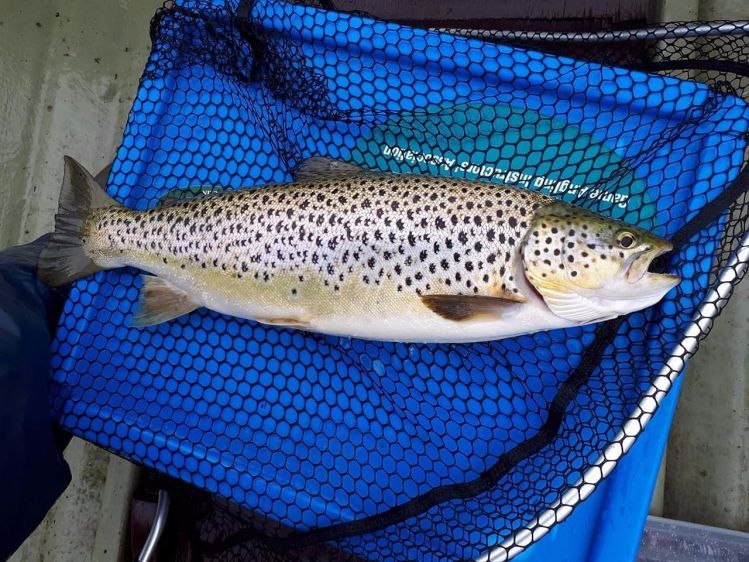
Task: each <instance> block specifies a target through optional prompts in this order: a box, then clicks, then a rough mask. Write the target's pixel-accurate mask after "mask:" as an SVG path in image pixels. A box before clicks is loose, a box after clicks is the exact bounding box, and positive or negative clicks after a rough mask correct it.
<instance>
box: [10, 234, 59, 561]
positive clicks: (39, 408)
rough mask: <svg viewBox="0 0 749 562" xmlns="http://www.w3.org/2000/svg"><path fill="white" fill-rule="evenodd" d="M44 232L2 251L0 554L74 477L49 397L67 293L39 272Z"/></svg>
mask: <svg viewBox="0 0 749 562" xmlns="http://www.w3.org/2000/svg"><path fill="white" fill-rule="evenodd" d="M45 238H46V237H42V238H40V239H38V240H36V241H35V242H33V243H31V244H27V245H25V246H17V247H14V248H9V249H7V250H3V251H0V560H5V559H6V558H8V557H9V556H10V555H11V554H12V553H13V552H14V551H15V550H16V549H17V548H18V547H19V546H20V545H21V543H23V541H24V540H25V539H26V537H27V536H28V535H29V534H30V533H31V532H32V531H33V530H34V529H35V528H36V526H37V525H38V524H39V523H40V522H41V521H42V519H43V518H44V516H45V515H46V513H47V511H48V510H49V509H50V508H51V507H52V505H53V504H54V502H55V500H56V499H57V498H58V497H59V495H60V494H61V493H62V492H63V490H65V488H66V487H67V485H68V483H69V482H70V470H69V468H68V465H67V463H66V462H65V460H64V459H63V458H62V453H61V451H60V450H59V449H58V446H56V444H55V439H54V436H53V427H52V425H53V424H52V420H51V417H50V411H49V403H48V400H49V398H48V392H47V387H48V380H49V373H50V361H49V360H50V342H51V338H52V333H53V331H54V327H55V326H56V325H57V319H58V317H59V313H60V310H61V306H62V302H63V300H64V295H63V294H60V293H59V292H57V291H53V290H52V289H50V288H48V287H46V286H45V285H44V284H42V283H41V282H40V281H39V280H38V279H37V278H36V259H37V257H38V255H39V252H40V251H41V249H42V247H43V246H44V242H45Z"/></svg>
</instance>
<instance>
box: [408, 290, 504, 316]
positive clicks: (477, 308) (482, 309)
mask: <svg viewBox="0 0 749 562" xmlns="http://www.w3.org/2000/svg"><path fill="white" fill-rule="evenodd" d="M421 302H423V303H424V304H425V305H426V306H427V307H428V308H429V309H430V310H431V311H432V312H434V313H435V314H438V315H440V316H442V317H443V318H447V319H448V320H454V321H456V322H461V321H464V320H478V319H487V320H488V319H492V318H497V317H499V316H501V315H502V312H503V311H504V310H506V309H507V307H508V306H512V305H517V304H519V303H517V302H515V301H510V300H506V299H501V298H497V297H484V296H470V295H424V296H422V297H421Z"/></svg>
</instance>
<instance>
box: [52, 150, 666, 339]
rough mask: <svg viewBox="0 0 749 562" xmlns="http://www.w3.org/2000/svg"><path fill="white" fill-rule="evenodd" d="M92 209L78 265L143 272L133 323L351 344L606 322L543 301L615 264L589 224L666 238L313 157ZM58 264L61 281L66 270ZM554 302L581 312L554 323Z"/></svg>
mask: <svg viewBox="0 0 749 562" xmlns="http://www.w3.org/2000/svg"><path fill="white" fill-rule="evenodd" d="M69 165H74V163H72V164H70V163H69ZM84 172H85V171H81V170H78V171H77V172H76V173H77V174H78V175H79V176H81V175H82V174H83V173H84ZM69 175H71V176H72V175H74V174H73V172H71V173H70V174H69ZM93 189H94V188H90V190H93ZM99 197H100V196H99ZM91 199H92V201H93V199H94V197H91ZM96 203H97V202H96V201H93V203H92V204H90V205H89V207H90V208H89V209H87V211H86V213H85V216H84V217H82V218H81V225H80V227H79V229H80V232H79V235H80V236H79V237H80V244H81V249H82V252H83V254H84V255H85V259H86V260H90V263H88V262H87V263H86V265H87V267H84V268H81V267H80V266H79V267H78V269H83V270H84V273H85V272H90V271H91V270H92V269H109V268H117V267H123V266H133V267H137V268H140V269H142V270H144V271H147V272H149V273H151V274H152V275H154V276H156V277H145V278H144V279H145V289H144V296H143V298H142V309H141V312H140V313H139V314H138V315H136V318H135V320H136V322H137V323H141V324H152V323H157V322H159V321H163V320H167V319H170V318H173V317H175V316H178V315H179V314H181V313H184V312H188V311H190V310H192V309H194V308H197V307H198V306H204V307H207V308H210V309H212V310H216V311H218V312H221V313H226V314H230V315H233V316H239V317H243V318H250V319H254V320H257V321H260V322H264V323H269V324H276V325H281V326H289V327H295V328H301V329H304V330H310V331H315V332H322V333H327V334H334V335H343V336H353V337H362V338H367V339H383V340H393V341H453V342H458V341H479V340H489V339H498V338H502V337H507V336H511V335H516V334H520V333H529V332H535V331H538V330H543V329H552V328H559V327H565V326H571V325H577V324H580V323H587V322H590V321H596V320H599V319H601V318H603V317H609V316H611V315H612V314H613V313H614V312H616V313H621V311H618V310H612V311H607V310H600V309H596V308H595V307H592V308H591V307H588V308H587V309H586V307H585V304H584V303H583V304H580V303H579V302H577V303H572V304H570V303H569V302H567V303H566V304H564V303H563V304H561V305H558V304H557V305H552V306H549V304H548V303H547V302H546V300H545V299H546V295H547V294H551V293H553V291H555V290H556V291H559V292H561V293H562V295H564V294H565V291H566V290H567V289H566V287H567V284H566V281H565V279H567V278H568V277H567V276H570V275H571V276H574V277H578V280H577V281H578V282H579V281H585V280H588V281H590V280H591V279H592V277H591V275H590V273H591V264H592V263H594V262H593V261H591V260H593V259H595V260H599V261H605V259H607V258H608V259H609V260H610V261H609V263H611V264H614V263H620V264H622V265H623V264H624V261H625V259H626V258H627V256H625V251H624V249H621V248H620V249H618V250H617V251H616V252H615V255H614V257H610V256H611V255H612V250H613V247H612V248H609V247H608V246H609V245H608V244H606V245H604V246H603V248H602V249H599V248H598V246H597V245H598V242H597V241H594V240H593V237H592V236H591V238H588V234H587V233H586V230H588V229H589V228H592V229H594V230H595V231H596V232H598V231H599V230H600V228H601V226H600V225H601V224H602V225H605V227H606V229H608V230H610V231H611V232H612V236H615V235H616V232H618V231H619V230H621V228H623V227H626V228H627V229H628V230H627V232H634V231H637V237H638V238H642V239H644V240H648V241H652V243H651V245H652V246H653V248H650V249H649V251H650V252H651V258H650V259H652V256H653V255H655V253H654V251H653V250H657V252H656V253H660V252H662V250H663V248H665V247H666V246H667V245H668V243H667V242H665V241H660V240H659V239H656V238H655V237H652V236H651V235H649V234H647V233H645V232H644V231H639V229H633V227H629V226H626V225H622V223H617V222H615V221H611V220H608V219H604V218H602V217H599V216H597V215H591V214H589V213H586V212H584V211H580V210H578V209H576V208H574V207H571V206H568V205H565V204H563V203H559V202H557V201H555V200H554V199H552V198H550V197H546V196H544V195H541V194H538V193H534V192H531V191H523V190H520V189H517V188H513V187H508V186H497V185H492V184H488V183H483V182H472V181H467V180H459V179H452V178H442V177H432V176H418V175H394V174H389V173H382V172H365V171H363V170H361V169H359V168H356V167H354V166H350V165H344V164H339V163H331V162H329V161H324V160H321V159H315V160H313V161H311V162H310V163H309V164H308V165H307V166H305V168H303V169H302V172H301V174H300V181H298V182H297V183H294V184H290V185H277V186H270V187H261V188H255V189H246V190H239V191H234V192H224V193H222V194H220V195H216V196H210V197H205V198H200V199H194V200H190V201H187V202H182V203H178V204H174V205H171V206H165V207H157V208H155V209H153V210H150V211H145V212H136V211H131V210H127V209H125V208H123V207H114V206H112V205H111V203H113V202H111V201H99V203H98V204H96ZM67 205H68V207H70V206H71V205H72V204H71V203H70V202H68V204H67ZM73 206H74V205H73ZM84 206H85V205H84ZM64 208H65V202H64V201H63V203H61V209H63V211H64ZM61 216H64V212H62V213H61ZM68 222H70V221H68ZM547 223H548V224H547ZM599 223H600V224H599ZM588 224H590V225H592V226H588ZM578 228H579V231H578ZM552 229H553V232H552ZM547 231H548V232H547ZM591 234H592V232H591ZM586 238H587V239H588V240H587V242H586ZM573 241H574V242H573ZM569 244H572V245H571V246H570V247H569V248H567V245H569ZM658 244H660V246H659V247H658V248H655V245H658ZM578 246H579V247H578ZM588 246H591V247H589V248H588ZM583 247H585V248H587V250H588V251H587V252H585V249H584V248H583ZM582 252H585V253H586V256H587V257H589V258H590V259H586V257H583V256H582ZM51 253H53V252H50V254H51ZM526 254H528V255H526ZM79 258H80V256H79ZM575 259H577V260H578V261H577V263H575ZM80 260H81V261H84V258H80ZM647 261H648V263H649V260H647ZM552 262H553V265H551V264H552ZM91 264H93V265H91ZM545 268H546V269H549V270H550V271H548V272H546V271H545ZM68 269H69V270H68V271H67V272H66V275H64V276H63V277H71V275H70V273H71V271H70V269H71V268H68ZM72 269H75V268H72ZM596 270H597V267H593V269H592V271H596ZM644 272H645V270H644V269H643V274H644ZM560 273H561V274H562V277H560V276H559V274H560ZM649 275H654V274H649ZM48 277H54V275H49V276H48ZM53 281H54V279H53ZM595 283H596V280H592V281H590V282H589V283H588V284H589V285H591V287H592V286H593V285H595ZM671 286H673V282H672V283H670V285H669V287H668V288H670V287H671ZM586 290H587V289H586ZM593 290H594V289H593ZM663 292H664V291H660V292H658V295H657V299H655V300H658V299H660V297H662V295H663ZM549 298H550V299H551V300H552V301H553V300H554V298H556V300H557V301H558V300H559V298H558V297H553V296H552V297H549ZM650 300H651V301H653V299H652V298H651V299H650ZM562 301H564V298H562ZM565 302H566V301H565ZM653 302H654V301H653ZM650 304H652V302H650ZM555 306H556V308H557V310H556V311H555ZM565 306H566V307H567V308H570V307H573V308H574V307H575V306H577V307H578V308H582V311H581V310H578V308H575V310H573V311H572V312H571V313H567V314H560V313H559V310H562V309H564V308H565ZM599 308H600V307H599ZM640 308H642V306H640ZM614 315H616V314H614Z"/></svg>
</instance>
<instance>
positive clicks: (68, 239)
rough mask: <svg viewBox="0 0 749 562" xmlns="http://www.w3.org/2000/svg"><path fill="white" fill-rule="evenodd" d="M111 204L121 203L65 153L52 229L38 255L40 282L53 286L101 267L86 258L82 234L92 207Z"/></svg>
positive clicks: (99, 269) (93, 271) (68, 281)
mask: <svg viewBox="0 0 749 562" xmlns="http://www.w3.org/2000/svg"><path fill="white" fill-rule="evenodd" d="M112 206H120V205H119V203H117V202H116V201H115V200H114V199H112V198H111V197H110V196H109V195H107V193H106V192H105V191H104V189H103V188H102V187H101V186H100V185H99V184H98V183H97V182H96V180H95V179H94V177H93V176H92V175H91V174H90V173H89V172H88V171H87V170H86V169H85V168H84V167H83V166H81V165H80V164H79V163H78V162H76V161H75V160H73V159H72V158H71V157H70V156H66V157H65V175H64V177H63V180H62V190H61V192H60V206H59V209H58V211H57V215H55V231H54V232H53V233H52V235H51V236H50V238H49V242H48V243H47V246H46V247H45V248H44V250H42V253H41V255H40V256H39V262H38V270H39V278H40V279H41V280H42V281H44V282H45V283H47V284H48V285H52V286H53V287H56V286H58V285H64V284H65V283H70V282H71V281H75V280H76V279H80V278H81V277H85V276H86V275H91V274H92V273H96V272H97V271H101V270H102V269H103V268H101V267H99V266H97V265H96V264H95V263H94V262H93V261H92V260H91V258H89V257H88V255H87V254H86V252H85V251H84V249H83V246H82V241H81V236H82V235H83V228H84V226H85V224H86V219H87V218H88V216H89V214H90V213H91V211H92V210H93V209H98V208H101V207H112Z"/></svg>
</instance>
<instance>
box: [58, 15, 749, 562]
mask: <svg viewBox="0 0 749 562" xmlns="http://www.w3.org/2000/svg"><path fill="white" fill-rule="evenodd" d="M708 28H709V26H708ZM710 29H712V28H710ZM151 31H152V38H153V51H152V53H151V56H150V58H149V60H148V63H147V65H146V69H145V72H144V75H143V78H142V81H141V84H140V87H139V90H138V95H137V98H136V100H135V102H134V105H133V109H132V111H131V113H130V116H129V119H128V123H127V127H126V130H125V134H124V137H123V141H122V145H121V146H120V148H119V150H118V152H117V157H116V160H115V162H114V165H113V168H112V171H111V173H110V176H109V181H108V189H109V193H110V194H111V195H112V196H113V197H115V198H116V199H117V200H119V201H121V202H122V203H124V204H125V205H127V206H129V207H132V208H136V209H147V208H152V207H154V206H155V205H157V204H159V202H160V201H163V200H164V199H168V198H173V197H179V196H180V194H181V193H182V192H185V193H187V192H194V191H195V189H194V188H196V187H206V188H209V189H210V190H217V189H229V190H230V189H239V188H251V187H253V186H258V185H265V184H269V183H282V182H288V181H291V180H292V178H293V173H294V171H295V170H296V168H297V167H298V166H299V164H300V163H301V162H302V161H303V160H304V159H305V158H307V157H310V156H316V155H322V156H328V157H331V158H336V159H341V160H345V161H348V162H354V163H356V164H359V165H361V166H363V167H365V168H370V169H378V170H390V171H394V172H410V173H421V174H432V175H443V176H450V177H459V178H470V179H479V180H483V181H487V182H494V183H497V184H511V185H516V186H518V187H520V188H522V189H529V190H536V191H541V192H543V193H547V194H550V195H552V196H554V197H558V198H560V199H563V200H565V201H569V202H572V203H574V204H577V205H580V206H582V207H585V208H587V209H591V210H594V211H596V212H598V213H601V214H604V215H607V216H611V217H615V218H618V219H622V220H625V221H628V222H630V223H632V224H636V225H639V226H641V227H644V228H647V229H649V230H651V231H653V232H655V233H657V234H659V235H661V236H664V237H666V238H669V239H671V240H673V241H674V243H675V250H674V252H673V253H672V254H671V255H669V256H666V257H665V258H664V259H663V260H662V261H661V263H660V268H661V269H662V270H667V271H669V272H674V273H677V274H679V275H680V276H682V278H683V282H682V283H681V284H680V285H679V286H678V287H677V288H676V289H674V290H673V291H672V292H671V293H669V294H668V295H667V297H666V298H665V299H664V300H663V301H662V302H660V303H659V304H658V305H656V306H654V307H652V308H651V309H648V310H645V311H642V312H637V313H634V314H631V315H629V316H627V317H624V318H619V319H616V320H613V321H609V322H606V323H603V324H598V325H592V326H586V327H580V328H573V329H568V330H557V331H551V332H541V333H537V334H534V335H528V336H522V337H516V338H512V339H507V340H501V341H496V342H490V343H481V344H461V345H436V344H410V345H407V344H396V343H387V342H371V341H363V340H352V339H347V338H336V337H328V336H322V335H316V334H310V333H304V332H301V331H294V330H290V329H279V328H274V327H270V326H266V325H261V324H257V323H254V322H251V321H246V320H240V319H237V318H232V317H227V316H222V315H219V314H217V313H214V312H211V311H208V310H204V309H201V310H198V311H196V312H194V313H192V314H190V315H188V316H185V317H182V318H178V319H176V320H174V321H172V322H169V323H166V324H162V325H159V326H155V327H151V328H147V329H138V328H133V327H130V326H129V324H128V320H129V318H130V317H131V315H132V312H133V309H134V306H135V304H136V300H137V292H138V288H139V284H140V281H139V280H138V277H137V273H138V272H136V271H134V270H118V271H109V272H103V273H99V274H97V275H95V276H94V277H91V278H88V279H85V280H81V281H79V282H78V283H77V284H76V285H75V286H74V288H73V290H72V292H71V296H70V299H69V301H68V303H67V305H66V308H65V312H64V314H63V317H62V319H61V323H60V327H59V330H58V333H57V341H56V343H55V347H54V363H53V376H52V399H51V401H52V407H53V410H54V413H55V416H56V419H57V420H58V421H59V423H60V424H61V425H62V426H63V427H64V428H65V429H67V430H69V431H71V432H73V433H74V434H76V435H79V436H81V437H83V438H85V439H87V440H89V441H92V442H94V443H96V444H98V445H100V446H102V447H105V448H107V449H109V450H111V451H113V452H115V453H117V454H119V455H122V456H125V457H127V458H129V459H132V460H134V461H136V462H138V463H140V464H143V465H146V466H148V467H151V468H154V469H156V470H157V471H160V472H162V473H165V474H168V475H171V476H173V477H175V478H177V479H180V480H182V481H184V482H187V483H190V484H192V485H194V486H197V487H199V488H201V489H204V490H207V491H209V492H211V493H214V494H216V495H217V496H219V497H221V498H224V499H226V500H227V501H229V502H230V504H231V505H232V506H234V508H236V509H240V508H241V509H243V510H244V513H245V515H244V520H243V521H244V524H243V525H242V526H241V528H235V527H236V525H233V526H230V525H228V524H225V523H226V522H225V521H224V520H223V519H221V517H219V521H218V522H216V523H215V526H216V528H217V529H219V528H223V529H224V531H221V532H216V533H214V535H213V539H212V540H214V541H215V544H214V546H213V547H211V548H209V549H208V551H210V552H211V553H212V554H211V556H214V557H215V558H216V559H222V558H221V557H222V556H223V557H224V558H225V559H247V557H250V556H252V553H253V552H257V551H258V549H259V550H261V551H263V552H265V553H266V554H267V553H272V554H271V555H270V556H272V557H275V558H277V559H290V560H297V559H302V558H305V557H306V558H308V559H313V560H316V559H363V560H411V559H418V560H466V559H473V558H476V557H478V556H481V555H483V554H486V553H487V552H499V553H500V554H501V555H502V556H507V555H509V554H514V553H515V550H514V547H515V546H518V545H521V542H519V541H520V539H519V538H518V537H521V536H522V535H521V532H522V531H523V529H538V528H539V525H540V526H541V527H544V528H547V527H548V525H550V524H553V523H554V522H556V520H557V518H556V517H555V516H553V514H555V513H559V514H560V516H559V518H558V519H561V517H562V514H565V515H566V513H567V512H568V511H569V510H568V509H566V508H565V507H564V506H565V504H569V503H572V504H574V503H576V502H570V501H569V498H570V497H572V496H570V492H574V491H575V490H578V491H582V490H583V487H584V485H585V484H584V476H585V475H586V474H589V471H590V470H591V468H592V467H596V466H598V464H597V463H599V461H600V459H601V458H602V455H604V451H606V450H607V448H608V447H610V446H611V445H612V444H617V443H620V445H621V446H620V447H619V451H620V452H619V456H621V453H622V452H623V450H624V448H626V447H629V445H630V444H631V439H626V438H627V436H629V437H630V438H631V437H634V436H636V434H637V432H638V431H639V430H640V428H641V427H642V425H644V423H645V422H646V421H647V419H649V415H650V412H649V411H647V410H646V409H643V408H642V406H643V404H644V402H643V400H646V399H647V398H648V397H652V398H654V397H655V396H656V394H657V392H658V389H657V387H655V386H654V384H653V383H654V381H655V380H656V376H657V374H658V373H659V371H661V369H662V368H663V367H664V363H665V361H666V360H667V359H668V357H669V356H670V354H671V352H672V350H673V349H674V348H675V346H676V345H677V343H678V342H680V341H681V340H682V338H683V337H684V333H685V330H686V329H687V326H688V325H689V324H690V321H691V320H692V318H693V316H694V315H695V313H696V311H697V310H698V306H699V304H700V303H701V302H702V301H703V299H704V298H705V296H706V294H707V291H708V288H709V287H710V286H711V283H713V282H714V281H715V276H716V273H717V272H718V271H719V270H720V268H721V267H723V266H724V265H725V264H726V263H728V260H729V256H730V254H731V252H732V251H734V250H735V249H736V248H737V247H738V244H739V239H740V236H741V234H742V233H743V232H744V231H746V226H747V225H746V221H747V199H746V189H747V178H746V172H744V173H743V174H741V173H740V171H741V169H742V166H743V165H744V163H745V148H746V142H747V130H748V129H749V107H748V106H747V104H746V102H745V101H744V100H743V99H742V98H741V97H740V95H738V94H741V93H742V90H743V88H745V87H746V82H747V79H746V75H747V74H749V73H747V72H746V71H747V68H746V64H745V62H746V60H745V59H746V55H747V46H746V45H747V43H746V41H745V39H746V36H745V35H744V36H741V35H740V33H739V32H738V31H737V32H735V34H733V35H731V34H728V35H723V36H721V37H720V38H713V39H705V42H707V41H715V42H716V43H715V44H716V47H715V48H713V49H710V50H707V51H706V52H709V53H710V54H709V57H707V58H709V59H710V60H709V61H701V59H698V60H700V61H701V62H700V64H701V65H702V66H700V65H699V64H697V63H694V64H691V63H692V62H693V61H689V62H690V64H689V65H686V64H685V65H680V64H679V62H680V61H681V60H682V58H683V57H682V55H683V54H684V53H683V49H682V48H681V47H680V43H679V41H681V40H682V39H669V38H668V37H665V38H664V36H657V35H648V34H645V35H643V37H642V38H637V37H636V36H635V37H634V39H635V40H636V42H637V45H638V46H639V49H637V50H636V51H637V53H638V54H637V56H635V55H633V54H632V50H627V51H626V53H625V55H623V56H622V58H620V59H617V53H619V51H618V50H617V49H616V48H615V46H612V45H611V44H609V43H605V44H604V43H602V44H601V45H602V46H601V48H600V49H597V50H596V53H595V54H591V52H590V49H588V50H585V49H582V48H580V47H576V46H575V45H570V44H568V43H563V42H560V41H557V42H548V41H542V40H541V39H542V38H539V37H533V36H527V37H526V36H524V37H520V38H517V37H515V38H509V39H508V38H502V37H500V38H499V39H497V40H493V39H492V38H491V37H483V38H481V39H479V38H474V37H467V36H464V35H461V34H451V33H446V32H444V31H440V30H423V29H414V28H410V27H407V26H403V25H398V24H395V23H391V22H385V21H380V20H377V19H374V18H370V17H368V16H366V15H362V14H356V13H354V14H346V13H341V12H335V11H330V10H325V9H323V8H319V7H315V6H307V5H303V4H301V3H299V4H294V3H289V2H283V1H280V0H262V1H260V0H259V1H256V2H253V3H240V4H237V3H235V2H231V1H229V2H227V3H223V2H215V3H210V2H189V1H184V2H178V3H175V4H168V5H166V6H165V7H164V8H163V9H162V10H160V11H159V12H158V13H157V15H156V17H155V18H154V20H153V24H152V30H151ZM739 31H740V30H739ZM462 33H464V34H465V33H468V32H462ZM468 34H470V33H468ZM705 34H706V35H707V33H706V32H705ZM656 38H658V40H656ZM742 39H743V40H744V41H743V42H742ZM690 40H691V39H690ZM722 46H725V47H726V49H727V51H728V53H729V54H730V57H731V58H730V59H729V58H726V60H721V57H722V51H721V48H722ZM576 48H580V49H581V50H580V53H579V54H580V56H579V57H578V58H569V57H568V56H561V55H560V54H552V52H556V53H559V52H564V53H566V54H567V55H570V54H575V52H574V51H575V49H576ZM544 51H545V52H544ZM737 56H739V58H740V60H739V61H738V62H737V61H736V57H737ZM601 57H603V59H604V60H603V61H602V60H601ZM594 59H598V60H594ZM659 62H660V63H663V66H662V67H659V66H658V63H659ZM708 63H710V64H708ZM617 65H618V66H617ZM626 65H628V66H630V67H638V68H639V69H637V68H635V69H633V68H624V67H623V66H626ZM655 71H660V72H659V73H657V74H656V73H655ZM742 73H743V74H742ZM646 403H649V402H647V400H646ZM633 416H634V417H633ZM632 424H634V425H632ZM633 427H634V428H635V429H634V430H633V429H632V428H633ZM623 428H629V429H628V432H629V433H624V434H623V433H622V430H623ZM625 440H626V443H625ZM615 456H616V455H615ZM616 458H618V456H617V457H616ZM615 460H616V459H615ZM573 495H574V494H573ZM578 498H579V494H578ZM187 508H189V506H187V507H186V509H187ZM234 508H232V509H234ZM227 513H228V512H227ZM543 513H547V514H548V513H551V514H552V517H551V519H549V518H546V519H544V520H543V521H545V522H546V523H544V524H543V525H542V524H540V523H539V520H538V517H539V515H541V514H543ZM248 514H250V515H248ZM228 517H229V516H228V515H226V518H228ZM221 521H224V523H221ZM549 521H550V522H551V523H549ZM222 525H224V526H223V527H222Z"/></svg>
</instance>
